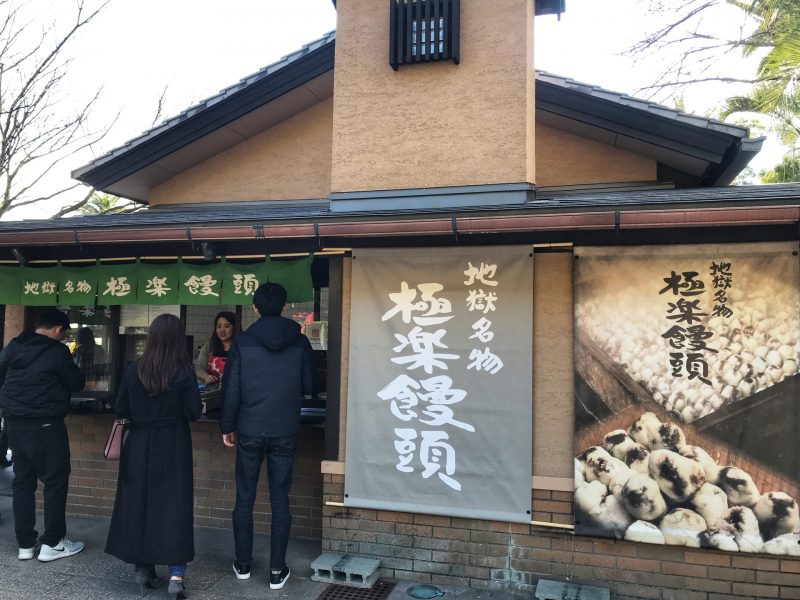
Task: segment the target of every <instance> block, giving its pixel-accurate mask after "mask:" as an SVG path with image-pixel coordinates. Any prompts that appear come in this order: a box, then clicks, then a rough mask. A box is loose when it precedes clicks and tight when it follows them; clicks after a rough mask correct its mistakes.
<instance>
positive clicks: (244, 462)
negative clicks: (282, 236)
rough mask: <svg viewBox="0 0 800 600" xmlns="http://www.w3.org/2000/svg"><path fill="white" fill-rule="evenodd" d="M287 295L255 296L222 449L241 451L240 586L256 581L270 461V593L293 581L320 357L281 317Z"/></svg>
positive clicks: (270, 288) (238, 347)
mask: <svg viewBox="0 0 800 600" xmlns="http://www.w3.org/2000/svg"><path fill="white" fill-rule="evenodd" d="M285 304H286V290H285V289H284V288H283V286H281V285H279V284H277V283H265V284H262V285H260V286H259V287H258V289H256V291H255V294H254V295H253V306H254V310H255V311H256V314H258V315H259V316H260V318H259V319H258V320H257V321H256V322H255V323H253V325H251V326H250V327H249V328H248V329H247V331H246V332H244V333H242V334H239V335H238V336H236V338H235V339H234V342H233V345H232V347H231V351H230V352H229V353H228V361H227V364H226V366H225V382H226V385H227V390H226V392H225V402H224V403H223V405H222V420H221V422H220V425H221V428H222V441H223V443H224V444H225V445H226V446H228V447H229V448H233V447H234V446H235V447H236V505H235V507H234V509H233V537H234V543H235V546H236V560H235V561H234V563H233V570H234V573H235V574H236V577H237V578H239V579H248V578H249V577H250V563H251V562H252V554H253V504H254V502H255V499H256V486H257V485H258V478H259V476H260V473H261V463H262V462H263V461H264V458H265V457H266V460H267V480H268V482H269V498H270V504H271V508H272V528H271V533H270V558H269V565H270V578H269V587H270V588H271V589H274V590H275V589H281V588H282V587H283V586H284V584H285V583H286V580H287V579H288V578H289V574H290V571H289V567H288V566H287V565H286V548H287V547H288V545H289V530H290V528H291V524H292V515H291V512H290V510H289V488H290V487H291V484H292V466H293V463H294V454H295V447H296V443H297V432H298V430H299V429H300V405H301V401H302V397H303V395H306V394H311V393H312V392H313V388H314V381H313V369H312V364H313V350H312V349H311V343H310V342H309V341H308V338H307V337H306V336H304V335H303V334H302V333H300V325H299V324H298V323H296V322H294V321H292V320H291V319H286V318H284V317H282V316H281V311H282V310H283V307H284V305H285Z"/></svg>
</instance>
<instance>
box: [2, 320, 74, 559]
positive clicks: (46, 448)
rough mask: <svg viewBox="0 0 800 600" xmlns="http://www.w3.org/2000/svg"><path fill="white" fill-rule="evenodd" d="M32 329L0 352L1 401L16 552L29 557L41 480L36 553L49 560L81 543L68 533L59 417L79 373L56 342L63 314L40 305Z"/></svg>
mask: <svg viewBox="0 0 800 600" xmlns="http://www.w3.org/2000/svg"><path fill="white" fill-rule="evenodd" d="M34 329H35V331H34V332H33V333H31V332H24V333H22V334H21V335H20V336H18V337H16V338H14V339H13V340H11V342H9V344H8V346H6V348H5V349H4V350H3V352H2V353H0V385H2V389H0V407H2V409H3V414H4V418H5V419H6V421H7V424H8V443H9V446H11V450H12V451H13V452H14V481H13V483H12V486H11V489H12V492H13V495H14V499H13V506H14V530H15V532H16V535H17V542H18V544H19V554H18V558H19V559H20V560H28V559H31V558H33V555H34V551H35V548H36V537H37V535H38V533H37V531H36V530H35V526H36V500H35V494H36V485H37V480H41V481H42V483H43V484H44V533H43V534H42V536H41V537H40V538H39V541H40V542H41V545H42V546H41V550H40V551H39V560H40V561H42V562H48V561H51V560H56V559H59V558H65V557H67V556H72V555H73V554H77V553H78V552H80V551H81V550H83V547H84V545H83V542H72V541H70V540H68V539H66V538H65V537H64V536H65V534H66V533H67V521H66V516H65V512H66V506H67V489H68V487H69V473H70V464H69V438H68V436H67V427H66V425H65V424H64V417H65V416H66V415H67V413H68V412H69V398H70V393H71V392H79V391H81V390H82V389H83V385H84V377H83V373H81V371H80V369H78V367H76V366H75V363H73V362H72V357H71V356H70V354H69V349H68V348H67V347H66V346H65V345H64V344H62V343H61V342H62V341H63V339H64V334H65V333H66V331H67V330H68V329H69V319H68V318H67V316H66V315H65V314H64V313H62V312H61V311H59V310H57V309H55V308H46V309H43V310H42V311H41V312H40V313H39V315H38V317H37V318H36V320H35V322H34Z"/></svg>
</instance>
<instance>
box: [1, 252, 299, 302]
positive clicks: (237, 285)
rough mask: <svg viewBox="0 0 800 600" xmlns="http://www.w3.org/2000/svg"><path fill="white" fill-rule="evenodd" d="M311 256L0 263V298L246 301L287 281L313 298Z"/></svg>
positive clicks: (292, 293) (292, 295) (292, 290)
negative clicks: (248, 260)
mask: <svg viewBox="0 0 800 600" xmlns="http://www.w3.org/2000/svg"><path fill="white" fill-rule="evenodd" d="M312 261H313V257H311V256H309V257H304V258H301V259H291V260H275V261H260V262H257V263H253V264H233V263H226V262H222V263H212V264H188V263H165V264H158V263H118V264H102V265H87V266H81V267H65V266H60V265H59V266H54V267H16V266H15V267H0V304H22V305H28V306H56V305H61V306H89V305H92V304H95V303H97V304H100V305H107V306H110V305H118V304H160V305H173V304H187V305H204V304H211V305H217V304H220V300H222V302H223V303H226V304H244V305H247V304H250V303H252V300H253V293H254V292H255V290H256V288H257V287H258V286H259V284H261V283H264V282H266V281H274V282H276V283H280V284H282V285H283V286H284V287H286V290H287V295H288V301H289V302H308V301H311V300H313V299H314V286H313V283H312V279H311V263H312Z"/></svg>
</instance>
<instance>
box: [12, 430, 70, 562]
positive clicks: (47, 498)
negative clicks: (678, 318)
mask: <svg viewBox="0 0 800 600" xmlns="http://www.w3.org/2000/svg"><path fill="white" fill-rule="evenodd" d="M7 421H8V444H9V446H11V450H12V452H13V453H14V481H13V483H12V484H11V490H12V491H13V494H14V501H13V505H14V530H15V532H16V534H17V542H18V543H19V547H20V548H33V547H34V546H35V545H36V536H37V534H38V532H37V531H36V529H35V527H36V487H37V485H38V482H37V480H41V481H42V483H43V484H44V490H43V496H44V534H43V535H42V537H41V538H39V541H41V543H42V544H47V545H48V546H55V545H56V544H58V542H59V541H61V538H63V537H64V535H65V534H66V533H67V521H66V517H65V516H64V513H65V511H66V507H67V489H68V487H69V473H70V466H69V438H68V437H67V427H66V425H65V424H64V421H63V419H55V420H53V421H50V422H47V423H42V422H41V421H40V420H33V419H31V420H30V421H27V420H26V419H8V420H7Z"/></svg>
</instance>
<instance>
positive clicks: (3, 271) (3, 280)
mask: <svg viewBox="0 0 800 600" xmlns="http://www.w3.org/2000/svg"><path fill="white" fill-rule="evenodd" d="M20 279H22V267H3V268H0V304H19V293H20Z"/></svg>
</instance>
